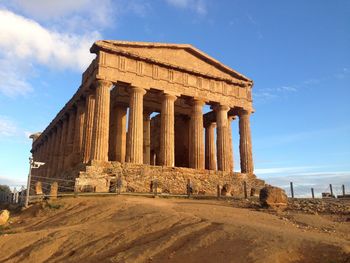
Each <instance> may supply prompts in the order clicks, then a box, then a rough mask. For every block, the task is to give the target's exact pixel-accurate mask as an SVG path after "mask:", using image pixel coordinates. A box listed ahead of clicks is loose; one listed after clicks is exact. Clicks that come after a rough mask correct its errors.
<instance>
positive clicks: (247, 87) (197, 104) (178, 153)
mask: <svg viewBox="0 0 350 263" xmlns="http://www.w3.org/2000/svg"><path fill="white" fill-rule="evenodd" d="M90 51H91V52H92V53H95V54H96V58H95V59H94V60H93V61H92V62H91V64H90V66H89V67H88V68H87V70H86V71H85V72H84V73H83V76H82V83H81V85H80V87H79V88H78V90H77V92H76V93H75V94H74V95H73V97H72V98H71V99H70V100H69V101H68V102H67V103H66V105H65V106H64V107H63V108H62V110H61V111H60V112H59V113H58V114H57V116H56V117H55V118H54V119H53V121H52V122H51V123H50V124H49V126H48V127H47V128H46V129H45V130H44V131H43V132H42V133H41V134H40V135H39V134H37V135H36V136H34V137H35V138H34V137H33V139H34V141H33V147H32V151H31V152H32V154H33V157H34V160H37V161H41V162H45V163H46V164H45V165H44V166H42V167H41V168H40V169H38V170H37V171H35V173H36V174H37V175H39V176H41V177H43V178H66V179H71V180H75V187H76V190H77V191H84V189H85V188H86V187H87V186H88V187H90V189H91V188H92V189H94V191H109V189H110V188H111V185H112V184H113V182H114V181H115V178H116V177H118V176H122V178H123V181H124V183H123V186H124V187H125V190H126V191H148V189H149V184H150V181H151V180H155V179H156V180H158V181H159V185H160V188H162V190H163V191H164V192H174V193H175V192H181V191H182V188H184V185H185V182H186V180H188V179H191V180H192V181H193V183H194V185H195V186H196V187H197V188H198V191H202V192H203V191H204V192H212V191H213V192H215V191H216V185H217V184H219V183H221V184H222V185H223V184H229V185H240V183H241V182H242V180H245V181H247V182H248V183H249V185H250V186H251V187H252V188H253V187H258V186H257V185H258V184H259V185H261V181H260V180H258V179H256V177H255V175H254V174H253V172H254V168H253V167H254V165H253V157H252V142H251V141H252V140H251V131H250V115H251V113H252V112H253V107H252V85H253V82H252V81H251V80H250V79H248V78H247V77H245V76H243V75H242V74H240V73H238V72H236V71H234V70H233V69H231V68H229V67H227V66H225V65H223V64H222V63H220V62H219V61H217V60H215V59H213V58H212V57H210V56H208V55H207V54H205V53H203V52H202V51H200V50H198V49H196V48H195V47H193V46H191V45H185V44H163V43H146V42H124V41H97V42H95V43H94V44H93V46H92V47H91V49H90ZM205 105H208V106H210V111H209V112H207V113H205V114H204V113H203V107H204V106H205ZM232 121H237V122H239V125H238V126H239V131H238V132H239V136H240V140H239V156H240V169H241V172H240V173H238V172H233V171H234V166H235V164H234V161H233V160H234V158H233V156H234V153H233V146H232V131H231V122H232ZM237 191H238V190H237Z"/></svg>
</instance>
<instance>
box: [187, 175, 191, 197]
mask: <svg viewBox="0 0 350 263" xmlns="http://www.w3.org/2000/svg"><path fill="white" fill-rule="evenodd" d="M186 188H187V196H188V197H191V192H192V184H191V179H187V185H186Z"/></svg>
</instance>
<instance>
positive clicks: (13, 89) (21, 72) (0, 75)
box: [0, 57, 33, 97]
mask: <svg viewBox="0 0 350 263" xmlns="http://www.w3.org/2000/svg"><path fill="white" fill-rule="evenodd" d="M18 62H19V61H17V60H16V59H11V58H10V57H7V58H0V68H1V70H0V93H3V94H4V95H6V96H8V97H15V96H17V95H25V94H27V93H29V92H31V91H32V90H33V89H32V87H31V85H30V84H29V83H28V82H27V79H26V76H27V75H29V74H30V72H31V69H30V64H28V63H18Z"/></svg>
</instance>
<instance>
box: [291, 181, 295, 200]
mask: <svg viewBox="0 0 350 263" xmlns="http://www.w3.org/2000/svg"><path fill="white" fill-rule="evenodd" d="M290 193H291V194H292V198H294V189H293V182H290Z"/></svg>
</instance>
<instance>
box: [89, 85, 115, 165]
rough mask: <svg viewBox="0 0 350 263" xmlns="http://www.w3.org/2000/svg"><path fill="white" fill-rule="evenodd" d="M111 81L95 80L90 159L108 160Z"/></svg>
mask: <svg viewBox="0 0 350 263" xmlns="http://www.w3.org/2000/svg"><path fill="white" fill-rule="evenodd" d="M111 86H112V83H111V82H110V81H105V80H97V87H96V95H95V113H94V126H93V130H92V144H91V160H98V161H108V136H109V110H110V88H111Z"/></svg>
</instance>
